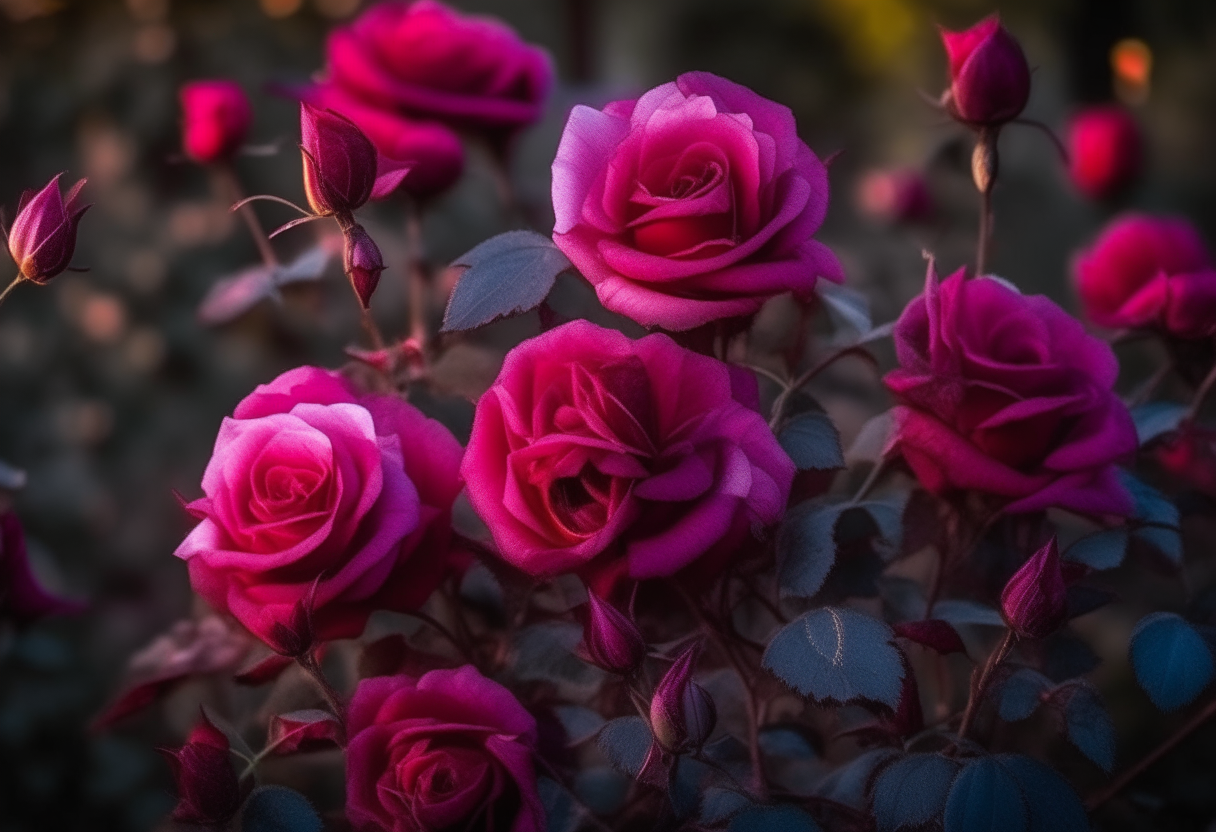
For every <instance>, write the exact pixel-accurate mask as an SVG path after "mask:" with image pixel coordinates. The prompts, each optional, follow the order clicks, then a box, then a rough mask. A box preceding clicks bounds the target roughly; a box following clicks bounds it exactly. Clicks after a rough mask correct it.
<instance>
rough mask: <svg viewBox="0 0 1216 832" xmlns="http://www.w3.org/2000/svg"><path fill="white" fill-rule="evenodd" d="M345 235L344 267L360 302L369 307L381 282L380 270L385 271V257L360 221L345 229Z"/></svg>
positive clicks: (364, 306)
mask: <svg viewBox="0 0 1216 832" xmlns="http://www.w3.org/2000/svg"><path fill="white" fill-rule="evenodd" d="M343 237H344V239H345V241H346V242H345V247H344V248H343V250H342V268H343V269H344V270H345V271H346V276H347V277H348V278H350V285H351V286H353V287H354V289H355V294H356V295H357V296H358V297H359V304H360V305H361V306H362V307H363V308H364V309H367V308H368V307H369V306H370V305H371V302H372V292H374V291H376V284H377V283H379V282H380V272H382V271H384V258H383V257H381V256H380V249H379V247H377V246H376V242H375V241H374V240H373V239H372V238H371V236H370V235H369V234H368V233H367V232H366V231H364V230H363V226H361V225H359V224H358V223H355V224H354V225H352V226H350V227H349V228H347V229H345V230H344V231H343Z"/></svg>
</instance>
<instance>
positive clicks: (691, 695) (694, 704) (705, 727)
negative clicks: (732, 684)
mask: <svg viewBox="0 0 1216 832" xmlns="http://www.w3.org/2000/svg"><path fill="white" fill-rule="evenodd" d="M700 652H701V646H700V645H699V644H692V645H689V647H687V648H686V649H685V650H684V652H683V653H681V654H680V655H679V656H677V657H676V660H675V662H674V663H673V664H672V665H671V667H670V668H669V669H668V670H667V673H665V674H664V675H663V678H662V679H660V680H659V683H658V684H657V685H655V688H654V697H653V698H652V699H651V701H650V729H651V731H653V732H654V738H655V740H657V741H658V743H659V745H661V746H662V747H663V748H664V749H666V750H667V751H670V752H672V753H673V754H679V753H681V752H684V751H687V750H688V749H690V748H700V747H701V746H702V745H703V744H704V743H705V740H707V739H709V735H710V734H711V733H713V730H714V724H715V723H716V722H717V720H718V709H717V707H716V706H715V705H714V700H713V697H711V696H710V695H709V693H708V691H706V690H705V688H703V687H701V686H700V685H698V684H697V683H696V682H694V681H693V680H692V671H693V667H694V665H695V664H696V661H697V655H698V654H699V653H700Z"/></svg>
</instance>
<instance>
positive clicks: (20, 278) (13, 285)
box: [0, 274, 25, 303]
mask: <svg viewBox="0 0 1216 832" xmlns="http://www.w3.org/2000/svg"><path fill="white" fill-rule="evenodd" d="M23 280H25V275H21V274H19V275H17V276H16V277H14V278H13V282H12V283H10V284H8V285H7V286H5V287H4V291H3V292H0V303H4V299H5V298H7V297H8V295H9V292H11V291H13V290H14V289H16V288H17V284H18V283H20V282H21V281H23Z"/></svg>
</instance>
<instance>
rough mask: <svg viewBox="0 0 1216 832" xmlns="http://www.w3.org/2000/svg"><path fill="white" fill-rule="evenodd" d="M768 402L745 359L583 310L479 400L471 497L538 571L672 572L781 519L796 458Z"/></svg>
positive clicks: (524, 348) (526, 349) (539, 341)
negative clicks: (773, 424) (734, 362)
mask: <svg viewBox="0 0 1216 832" xmlns="http://www.w3.org/2000/svg"><path fill="white" fill-rule="evenodd" d="M757 405H758V398H757V388H756V382H755V378H754V376H752V375H751V374H750V373H747V372H746V371H742V370H736V369H733V368H731V367H728V366H727V365H726V364H723V363H721V362H719V361H717V360H715V359H713V358H708V357H706V356H703V355H698V354H696V353H693V352H691V351H689V350H686V349H684V348H682V347H680V346H678V345H677V344H676V343H675V342H674V341H672V340H671V339H670V338H669V337H667V336H666V335H650V336H647V337H645V338H642V339H640V340H638V341H632V340H630V339H629V338H627V337H626V336H624V335H622V334H621V333H619V332H616V331H614V330H608V329H603V328H601V327H598V326H596V325H594V324H591V323H589V322H587V321H574V322H571V323H568V324H565V325H564V326H561V327H558V328H557V329H554V330H552V331H550V332H547V333H545V334H543V335H541V336H539V337H537V338H533V339H531V340H530V341H526V342H524V343H523V344H521V345H520V346H518V347H516V348H515V349H513V350H512V351H511V352H510V353H508V355H507V357H506V359H505V360H504V362H503V368H502V372H501V373H500V374H499V376H498V379H497V380H496V381H495V383H494V385H493V386H492V387H491V388H490V389H489V390H488V391H487V392H486V393H485V395H483V396H482V398H481V400H480V401H479V402H478V403H477V413H476V416H475V418H474V421H473V434H472V436H471V438H470V440H469V447H468V451H467V452H466V454H465V459H464V463H463V467H462V471H463V473H464V477H465V481H466V482H467V486H468V495H469V500H470V501H471V502H472V504H473V507H474V508H475V509H476V510H477V512H478V514H480V515H481V517H482V519H483V520H485V521H486V523H487V525H488V526H489V527H490V531H491V532H492V533H493V535H494V540H495V542H496V543H497V544H498V548H499V551H500V553H501V555H502V557H503V558H505V559H506V560H507V561H509V562H510V563H512V564H513V565H515V566H517V567H519V568H520V569H523V570H524V571H525V572H528V573H530V574H533V575H555V574H557V573H560V572H566V571H571V570H575V569H579V568H580V567H584V566H586V565H588V564H589V563H591V562H592V561H593V560H595V559H596V558H599V559H600V560H599V561H598V562H597V565H600V566H603V567H606V568H615V569H622V570H624V571H626V572H627V573H628V574H629V576H630V577H633V578H653V577H657V576H665V575H671V574H673V573H675V572H677V571H678V570H680V569H681V568H683V567H685V566H688V565H689V564H690V563H692V562H694V561H695V560H697V559H698V558H700V557H702V556H703V555H705V554H706V553H707V552H708V551H710V550H711V549H714V548H715V547H719V548H721V547H726V548H729V545H730V543H731V542H737V541H738V540H740V539H741V538H742V537H743V536H744V535H746V534H747V532H748V530H749V528H751V527H752V526H757V525H759V526H764V525H768V524H771V523H774V522H776V521H777V520H778V519H779V518H780V517H781V514H782V512H783V511H784V509H785V503H786V499H787V497H788V495H789V490H790V484H791V481H792V480H793V475H794V466H793V463H792V462H791V461H790V459H789V457H788V456H787V455H786V453H785V452H784V451H783V450H782V449H781V447H780V445H778V444H777V441H776V439H775V438H774V437H773V434H772V433H771V432H770V430H769V428H768V425H767V424H766V422H765V420H764V419H763V418H762V417H761V416H760V414H759V413H758V412H757V411H756V408H757ZM605 561H611V563H605Z"/></svg>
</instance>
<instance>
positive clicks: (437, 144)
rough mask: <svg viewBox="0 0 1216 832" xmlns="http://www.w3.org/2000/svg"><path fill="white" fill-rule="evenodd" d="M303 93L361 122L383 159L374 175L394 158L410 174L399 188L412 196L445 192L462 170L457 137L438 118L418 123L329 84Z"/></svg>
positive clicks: (354, 120)
mask: <svg viewBox="0 0 1216 832" xmlns="http://www.w3.org/2000/svg"><path fill="white" fill-rule="evenodd" d="M302 97H303V98H304V100H305V101H308V102H309V103H310V104H314V105H316V106H318V107H324V108H327V109H330V110H333V111H334V112H336V113H340V114H341V115H344V116H346V117H347V118H348V119H350V120H351V121H353V122H354V123H355V124H356V125H358V126H359V129H360V130H362V131H363V133H364V134H365V135H366V136H367V137H368V138H369V139H371V142H372V144H374V145H375V146H376V150H377V152H378V153H379V154H380V156H381V157H383V158H382V159H381V160H380V168H381V170H380V171H378V175H379V173H383V172H384V170H387V169H389V168H392V167H394V165H392V162H397V163H402V162H404V163H406V164H408V166H409V173H407V174H406V175H405V179H404V180H403V181H402V183H401V188H402V189H403V190H405V191H406V192H407V193H409V194H410V195H412V196H416V197H427V196H432V195H434V194H437V193H439V192H440V191H444V190H447V189H448V187H450V186H451V185H452V184H453V183H454V182H455V181H456V180H457V179H459V178H460V174H461V173H462V172H463V171H464V149H463V148H462V147H461V146H460V138H459V137H458V136H457V135H456V134H455V133H454V132H452V130H451V129H449V128H447V127H445V126H444V125H442V124H440V123H438V122H434V121H417V120H415V119H411V118H407V117H406V116H404V115H402V114H401V113H400V112H398V111H396V110H395V109H392V108H384V107H378V106H375V105H372V104H367V103H366V102H364V101H362V100H360V99H358V98H355V97H354V96H351V95H349V94H348V93H347V92H346V91H345V90H343V89H342V88H341V87H339V86H337V85H336V84H333V83H326V84H320V85H317V86H314V87H312V88H310V89H308V90H305V91H303V92H302ZM390 160H391V161H390ZM386 162H388V164H386Z"/></svg>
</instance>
